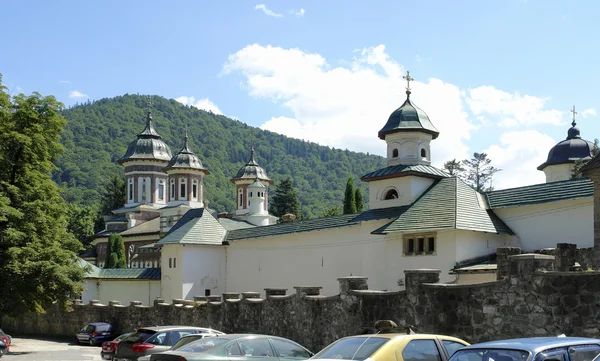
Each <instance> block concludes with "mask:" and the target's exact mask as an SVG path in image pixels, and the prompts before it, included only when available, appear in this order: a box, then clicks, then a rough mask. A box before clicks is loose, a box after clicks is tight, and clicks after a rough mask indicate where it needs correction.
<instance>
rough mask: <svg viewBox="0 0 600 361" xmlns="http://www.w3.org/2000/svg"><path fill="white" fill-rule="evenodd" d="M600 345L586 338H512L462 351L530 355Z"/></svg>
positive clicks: (594, 340)
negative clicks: (491, 350)
mask: <svg viewBox="0 0 600 361" xmlns="http://www.w3.org/2000/svg"><path fill="white" fill-rule="evenodd" d="M590 344H597V345H600V339H597V338H587V337H527V338H514V339H509V340H498V341H489V342H482V343H477V344H473V345H471V346H467V347H465V348H463V349H462V350H468V349H481V348H503V349H515V350H525V351H529V352H532V353H538V352H540V351H543V350H546V349H549V348H557V347H567V346H577V345H590Z"/></svg>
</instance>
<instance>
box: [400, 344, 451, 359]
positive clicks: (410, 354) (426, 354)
mask: <svg viewBox="0 0 600 361" xmlns="http://www.w3.org/2000/svg"><path fill="white" fill-rule="evenodd" d="M402 358H403V359H404V361H441V360H442V358H441V356H440V352H439V351H438V348H437V346H436V345H435V341H434V340H413V341H410V342H409V343H408V344H407V345H406V346H405V347H404V350H403V351H402Z"/></svg>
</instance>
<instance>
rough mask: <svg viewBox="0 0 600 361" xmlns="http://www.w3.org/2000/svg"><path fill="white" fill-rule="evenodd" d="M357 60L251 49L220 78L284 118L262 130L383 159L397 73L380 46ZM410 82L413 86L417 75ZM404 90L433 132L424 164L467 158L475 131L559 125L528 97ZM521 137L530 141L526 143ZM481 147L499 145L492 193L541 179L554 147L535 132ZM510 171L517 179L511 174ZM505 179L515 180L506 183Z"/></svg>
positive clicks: (428, 82)
mask: <svg viewBox="0 0 600 361" xmlns="http://www.w3.org/2000/svg"><path fill="white" fill-rule="evenodd" d="M357 53H358V55H357V56H356V57H355V58H354V59H353V60H352V61H351V62H349V63H346V64H347V65H343V66H333V65H331V64H329V63H328V62H327V60H326V59H325V58H324V57H322V56H321V55H319V54H315V53H308V52H305V51H302V50H300V49H283V48H280V47H273V46H270V45H268V46H262V45H258V44H253V45H248V46H246V47H244V48H243V49H241V50H239V51H237V52H236V53H234V54H232V55H230V56H229V58H228V60H227V62H226V63H225V64H224V66H223V72H224V73H226V74H227V73H239V74H241V75H242V76H243V77H244V78H245V83H244V88H245V89H247V90H248V92H249V94H250V95H251V96H253V97H255V98H261V99H269V100H271V101H273V102H274V103H276V104H279V105H281V107H282V108H284V109H285V111H286V113H287V112H289V113H291V115H290V116H278V115H276V116H273V117H272V118H271V119H269V120H268V121H266V122H265V123H264V124H262V125H261V128H262V129H267V130H271V131H274V132H277V133H281V134H285V135H287V136H290V137H294V138H299V139H306V140H310V141H313V142H317V143H319V144H323V145H329V146H333V147H336V148H341V149H344V148H348V149H351V150H354V151H363V152H370V153H375V154H380V155H384V153H385V149H386V147H385V142H384V141H383V140H380V139H379V138H378V137H377V133H378V131H379V129H381V128H382V127H383V126H384V125H385V123H386V121H387V120H388V117H389V115H390V114H391V113H392V111H394V109H396V108H398V107H399V106H400V105H401V104H402V103H403V102H404V100H405V99H406V95H405V94H404V93H405V89H404V87H405V81H404V80H403V79H402V75H403V74H404V72H405V69H404V67H403V66H402V65H400V64H399V63H398V62H397V61H395V60H394V59H393V58H391V57H390V56H389V54H388V53H387V52H386V51H385V46H384V45H379V46H374V47H369V48H365V49H362V50H359V51H357ZM411 75H412V76H414V77H416V78H417V79H419V78H418V74H411ZM411 88H412V95H411V100H413V102H414V104H416V105H417V106H419V107H420V108H421V109H423V110H425V111H426V112H427V114H428V115H429V117H430V119H431V121H432V123H433V124H434V125H435V126H436V127H437V129H438V130H439V131H440V136H439V138H438V139H436V140H435V141H433V142H432V159H433V164H434V165H435V166H437V167H441V166H442V165H443V163H444V162H445V161H447V160H450V159H454V158H456V159H465V158H467V157H468V156H469V155H470V154H472V153H473V150H472V149H469V145H468V142H469V140H470V139H471V136H472V135H473V133H474V132H476V131H477V130H479V129H480V128H481V127H482V126H487V125H493V124H502V125H509V124H511V122H512V124H515V125H519V126H521V125H529V126H531V125H536V124H542V123H549V124H560V123H561V117H562V113H561V112H560V111H557V110H553V109H547V108H545V101H546V99H543V98H539V97H535V96H530V95H519V94H518V93H515V94H510V93H506V92H504V91H501V90H498V89H496V88H494V87H491V86H481V87H477V88H474V89H470V90H468V91H465V90H461V89H460V88H459V87H457V86H455V85H453V84H450V83H447V82H444V81H443V80H441V79H435V78H430V79H419V81H414V82H412V83H411ZM471 109H472V113H471V112H470V110H471ZM510 119H512V121H510ZM527 134H529V135H531V136H532V137H533V138H532V139H534V141H531V140H527V141H526V139H524V137H525V136H526V135H527ZM496 137H497V138H496ZM514 139H520V140H521V142H516V141H514ZM489 143H490V144H494V143H498V144H499V145H492V146H490V147H489V149H488V151H489V153H490V158H491V159H492V160H493V163H494V165H495V166H497V167H499V168H503V169H505V171H503V172H502V174H499V175H498V177H497V178H498V179H497V182H496V184H497V186H498V187H504V186H508V185H522V184H531V183H537V182H541V181H543V180H544V179H543V173H542V172H540V171H537V170H536V167H537V166H538V165H539V164H541V163H542V162H543V161H544V160H545V157H546V154H547V152H548V150H549V149H550V147H552V146H553V145H554V144H555V142H554V141H553V140H552V139H551V138H549V137H547V136H545V135H542V134H540V133H537V132H535V131H533V133H527V132H512V133H505V134H504V135H501V136H498V135H493V137H492V138H491V139H490V140H489ZM475 151H481V150H480V149H475ZM511 168H515V169H517V172H518V173H512V169H511ZM509 174H518V175H519V176H515V177H514V178H512V179H511V177H510V176H508V175H509Z"/></svg>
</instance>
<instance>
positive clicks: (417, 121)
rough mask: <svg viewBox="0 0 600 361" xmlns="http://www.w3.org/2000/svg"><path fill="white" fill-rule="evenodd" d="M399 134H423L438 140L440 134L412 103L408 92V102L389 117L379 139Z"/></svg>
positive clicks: (422, 112)
mask: <svg viewBox="0 0 600 361" xmlns="http://www.w3.org/2000/svg"><path fill="white" fill-rule="evenodd" d="M397 132H423V133H428V134H431V135H432V136H433V139H435V138H437V137H438V135H439V134H440V132H439V131H438V130H437V129H436V128H435V127H434V126H433V124H432V123H431V120H429V117H428V116H427V114H425V112H424V111H423V110H421V109H419V108H418V107H417V106H415V105H414V104H413V103H412V102H411V101H410V91H407V92H406V101H405V102H404V104H402V106H401V107H400V108H398V109H396V110H395V111H394V112H393V113H392V114H391V115H390V117H389V119H388V121H387V123H385V126H384V127H383V128H381V130H380V131H379V134H378V135H379V138H381V139H385V136H386V135H388V134H392V133H397Z"/></svg>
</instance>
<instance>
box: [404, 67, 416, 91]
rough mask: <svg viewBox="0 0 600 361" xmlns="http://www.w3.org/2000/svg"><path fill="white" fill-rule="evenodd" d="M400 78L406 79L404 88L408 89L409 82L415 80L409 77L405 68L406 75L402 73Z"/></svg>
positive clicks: (408, 72)
mask: <svg viewBox="0 0 600 361" xmlns="http://www.w3.org/2000/svg"><path fill="white" fill-rule="evenodd" d="M402 79H405V80H406V90H410V82H411V81H413V80H415V79H414V78H411V77H410V71H408V70H407V71H406V75H404V76H403V77H402Z"/></svg>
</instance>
